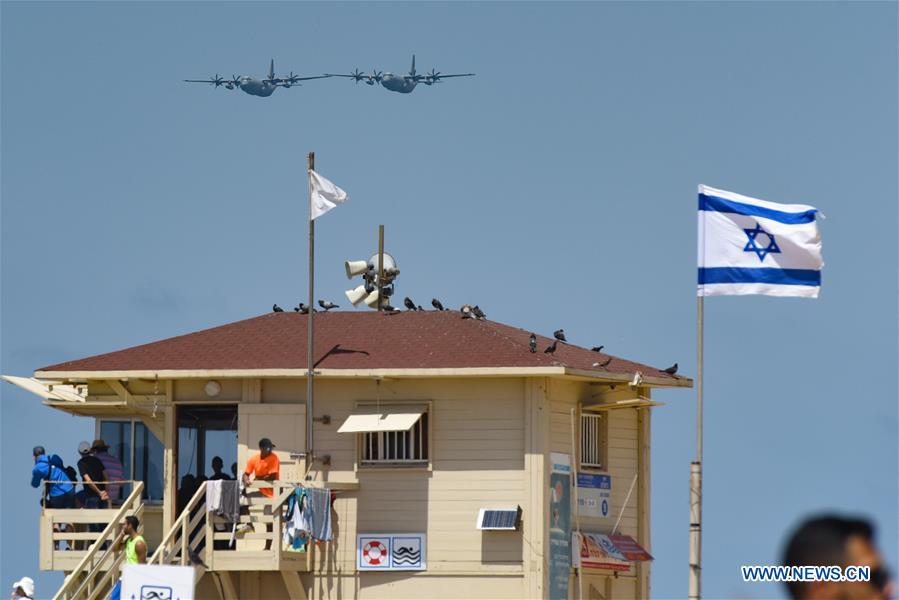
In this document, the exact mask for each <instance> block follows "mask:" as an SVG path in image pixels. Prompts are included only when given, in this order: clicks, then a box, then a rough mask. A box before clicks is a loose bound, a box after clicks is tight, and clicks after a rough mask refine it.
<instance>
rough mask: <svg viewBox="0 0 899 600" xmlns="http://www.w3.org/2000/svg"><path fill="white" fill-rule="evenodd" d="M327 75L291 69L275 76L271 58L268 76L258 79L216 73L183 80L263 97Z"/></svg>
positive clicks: (324, 77)
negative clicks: (308, 74)
mask: <svg viewBox="0 0 899 600" xmlns="http://www.w3.org/2000/svg"><path fill="white" fill-rule="evenodd" d="M327 77H329V75H316V76H314V77H297V76H296V75H294V74H293V71H291V72H290V75H288V76H287V77H275V59H272V62H271V63H270V64H269V67H268V77H266V78H265V79H261V80H260V79H256V78H255V77H250V76H249V75H241V76H237V75H232V76H231V79H225V78H223V77H219V75H218V73H216V74H215V77H213V78H212V79H185V80H184V81H186V82H187V83H211V84H212V85H214V86H215V87H219V86H220V85H223V86H225V89H228V90H233V89H234V88H240V89H242V90H243V91H245V92H246V93H248V94H250V95H251V96H262V97H263V98H265V97H268V96H271V95H272V94H273V93H274V92H275V90H276V89H278V88H279V87H283V88H289V87H293V86H295V85H300V83H299V82H301V81H306V80H308V79H326V78H327Z"/></svg>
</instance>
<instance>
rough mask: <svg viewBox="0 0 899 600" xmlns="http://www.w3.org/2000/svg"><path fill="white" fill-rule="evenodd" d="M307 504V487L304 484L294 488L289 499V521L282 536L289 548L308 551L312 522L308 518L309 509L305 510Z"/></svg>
mask: <svg viewBox="0 0 899 600" xmlns="http://www.w3.org/2000/svg"><path fill="white" fill-rule="evenodd" d="M307 504H308V497H307V496H306V489H305V488H303V487H302V486H297V487H296V488H294V491H293V495H292V496H291V497H290V498H289V499H288V501H287V521H286V523H285V525H284V535H283V536H282V541H283V542H284V544H285V546H287V549H288V550H292V551H299V552H305V551H306V543H307V542H308V541H309V535H310V532H311V529H312V522H311V520H310V519H309V518H308V517H309V516H310V515H309V511H308V510H305V508H306V505H307Z"/></svg>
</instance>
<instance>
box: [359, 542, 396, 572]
mask: <svg viewBox="0 0 899 600" xmlns="http://www.w3.org/2000/svg"><path fill="white" fill-rule="evenodd" d="M362 562H363V563H364V564H365V565H366V566H369V567H377V566H380V565H382V564H385V563H386V564H387V565H389V564H390V555H389V554H388V553H387V546H385V545H384V543H383V542H382V541H381V540H371V541H368V542H366V543H365V545H364V546H362Z"/></svg>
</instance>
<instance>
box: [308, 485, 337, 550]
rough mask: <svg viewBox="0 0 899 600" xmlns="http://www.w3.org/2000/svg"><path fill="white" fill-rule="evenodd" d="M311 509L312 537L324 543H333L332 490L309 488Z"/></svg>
mask: <svg viewBox="0 0 899 600" xmlns="http://www.w3.org/2000/svg"><path fill="white" fill-rule="evenodd" d="M306 494H307V495H308V498H309V502H308V504H309V509H310V511H311V513H312V514H311V517H312V537H313V538H314V539H316V540H320V541H323V542H330V541H331V490H328V489H322V488H309V489H307V490H306Z"/></svg>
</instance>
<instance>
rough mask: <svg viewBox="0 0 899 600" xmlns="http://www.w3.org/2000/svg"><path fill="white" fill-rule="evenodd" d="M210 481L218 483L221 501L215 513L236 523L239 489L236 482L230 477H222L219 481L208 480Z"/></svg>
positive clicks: (238, 508) (238, 511) (238, 517)
mask: <svg viewBox="0 0 899 600" xmlns="http://www.w3.org/2000/svg"><path fill="white" fill-rule="evenodd" d="M211 483H217V484H220V487H221V502H220V505H219V509H218V510H217V511H215V514H217V515H221V516H222V517H224V519H225V520H226V521H228V522H229V523H236V522H237V521H238V520H239V519H240V489H239V488H238V483H237V482H236V481H234V480H231V479H223V480H219V481H210V482H208V483H207V484H206V485H209V484H211Z"/></svg>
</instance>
